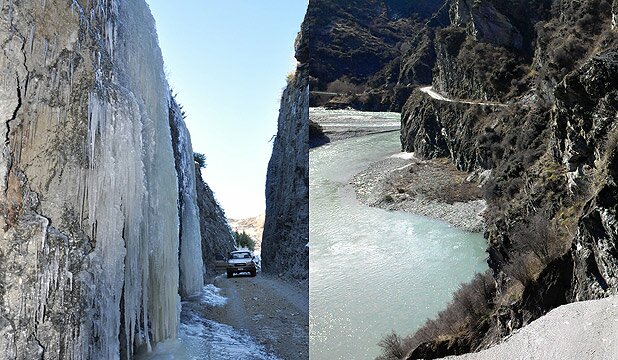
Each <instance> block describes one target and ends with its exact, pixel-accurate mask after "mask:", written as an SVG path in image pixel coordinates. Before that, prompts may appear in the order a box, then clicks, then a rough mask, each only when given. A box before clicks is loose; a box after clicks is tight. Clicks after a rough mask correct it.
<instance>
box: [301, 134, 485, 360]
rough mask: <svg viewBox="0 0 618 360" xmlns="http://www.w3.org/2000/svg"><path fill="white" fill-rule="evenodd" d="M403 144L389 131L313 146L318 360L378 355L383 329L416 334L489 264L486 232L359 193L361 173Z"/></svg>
mask: <svg viewBox="0 0 618 360" xmlns="http://www.w3.org/2000/svg"><path fill="white" fill-rule="evenodd" d="M399 149H400V143H399V133H398V132H389V133H384V134H377V135H368V136H363V137H357V138H351V139H345V140H341V141H337V142H334V143H332V144H328V145H325V146H322V147H320V148H317V149H314V150H312V151H311V152H310V156H309V167H310V170H309V178H310V195H309V200H310V201H309V203H310V206H309V216H310V221H309V226H310V231H309V237H310V243H309V246H310V262H309V269H310V270H309V272H310V283H309V297H310V305H309V307H310V318H309V322H310V325H309V326H310V348H309V354H310V358H311V359H312V360H334V359H372V358H374V357H375V356H377V355H378V354H379V353H380V348H379V347H378V345H377V343H378V342H379V341H380V339H381V338H382V337H383V336H384V335H387V334H388V333H390V332H391V331H392V330H394V331H396V332H397V333H399V334H401V335H407V334H410V333H412V332H414V331H415V330H416V329H417V328H419V327H420V326H421V325H422V324H423V323H424V322H425V321H426V320H427V319H428V318H433V317H435V316H436V315H437V313H438V312H439V311H440V310H442V309H444V308H445V307H446V305H447V304H448V302H449V301H450V300H451V297H452V293H453V292H454V291H455V290H457V288H458V287H459V285H460V284H461V283H462V282H467V281H469V280H471V279H472V277H473V276H474V274H475V273H477V272H482V271H484V270H485V269H486V268H487V265H486V262H485V258H486V254H485V247H486V245H485V240H484V239H483V236H482V234H476V233H469V232H465V231H463V230H459V229H456V228H453V227H451V226H449V224H447V223H445V222H441V221H436V220H433V219H429V218H425V217H421V216H415V215H412V214H409V213H404V212H394V211H386V210H382V209H377V208H370V207H368V206H365V205H362V204H360V203H359V202H358V201H357V200H356V196H355V193H354V190H353V189H352V187H351V185H350V184H349V182H350V179H351V178H352V176H354V175H355V174H357V173H358V172H360V171H361V170H363V169H364V168H366V167H367V166H368V165H369V164H371V163H372V162H375V161H379V160H382V159H385V158H387V157H389V156H393V155H395V154H397V153H399Z"/></svg>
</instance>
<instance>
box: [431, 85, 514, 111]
mask: <svg viewBox="0 0 618 360" xmlns="http://www.w3.org/2000/svg"><path fill="white" fill-rule="evenodd" d="M419 90H420V91H422V92H424V93H425V94H427V95H429V96H430V97H431V98H433V99H436V100H439V101H446V102H452V103H457V104H470V105H481V106H499V107H507V106H509V105H508V104H501V103H495V102H485V101H476V100H455V99H450V98H447V97H446V96H443V95H442V94H440V93H438V92H436V91H435V90H434V89H433V86H424V87H422V88H420V89H419Z"/></svg>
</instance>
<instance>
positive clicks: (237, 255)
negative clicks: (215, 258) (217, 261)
mask: <svg viewBox="0 0 618 360" xmlns="http://www.w3.org/2000/svg"><path fill="white" fill-rule="evenodd" d="M230 259H251V254H249V253H248V252H242V253H231V254H230Z"/></svg>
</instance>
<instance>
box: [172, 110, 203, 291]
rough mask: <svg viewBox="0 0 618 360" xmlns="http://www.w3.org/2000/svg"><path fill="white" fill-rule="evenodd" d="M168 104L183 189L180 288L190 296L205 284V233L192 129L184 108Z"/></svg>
mask: <svg viewBox="0 0 618 360" xmlns="http://www.w3.org/2000/svg"><path fill="white" fill-rule="evenodd" d="M169 108H170V127H171V128H172V133H173V135H174V141H173V142H174V153H175V156H176V171H177V172H178V189H179V190H180V191H179V202H180V213H179V215H180V290H181V294H182V295H183V296H189V295H193V294H197V293H198V292H200V291H202V287H203V286H204V264H203V260H202V256H201V254H202V236H201V234H200V222H199V221H200V215H199V209H198V208H197V191H196V188H195V183H196V180H195V179H196V177H195V160H194V159H193V147H192V146H191V137H190V135H189V130H187V127H186V125H185V122H184V120H183V114H182V110H181V109H180V106H178V104H177V103H176V101H175V100H174V98H171V99H170V106H169ZM196 254H198V255H197V256H196Z"/></svg>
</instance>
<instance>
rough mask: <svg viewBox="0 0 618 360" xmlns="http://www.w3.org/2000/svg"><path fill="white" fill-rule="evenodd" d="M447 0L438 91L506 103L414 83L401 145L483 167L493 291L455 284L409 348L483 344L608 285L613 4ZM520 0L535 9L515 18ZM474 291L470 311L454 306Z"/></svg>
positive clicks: (611, 260)
mask: <svg viewBox="0 0 618 360" xmlns="http://www.w3.org/2000/svg"><path fill="white" fill-rule="evenodd" d="M450 6H451V11H450V13H451V24H452V26H451V27H448V28H446V29H443V30H439V31H438V32H437V35H436V38H435V46H436V53H437V60H436V67H435V69H434V79H433V87H434V89H435V90H436V91H438V92H439V93H440V94H442V95H444V96H447V97H450V98H455V99H468V100H475V101H478V102H481V101H482V102H487V103H502V104H506V105H507V106H487V105H481V104H470V103H463V102H459V103H457V102H448V101H444V100H441V99H436V98H434V97H431V96H428V94H427V93H426V92H425V93H424V92H421V91H415V92H414V93H413V94H412V95H411V97H410V98H409V99H408V102H407V103H406V105H405V106H404V110H403V115H402V131H401V138H402V147H403V149H405V150H407V151H414V152H415V153H416V154H417V155H418V156H422V157H425V158H434V157H448V158H450V160H451V161H452V162H453V163H454V164H455V165H456V166H457V167H458V168H459V169H461V170H465V171H474V172H483V171H490V173H491V175H490V176H489V178H488V180H487V182H486V187H485V190H484V191H485V199H486V201H487V202H488V210H487V211H486V215H485V218H486V222H487V231H486V233H485V237H486V238H487V239H488V243H489V247H488V253H489V260H488V262H489V265H490V267H491V269H492V274H491V277H492V279H493V282H494V283H495V285H496V289H495V292H492V293H489V294H485V295H483V296H482V297H479V296H477V294H476V293H473V291H474V290H473V287H468V288H467V289H468V290H469V291H464V292H460V293H458V295H457V296H456V297H455V299H454V301H453V303H452V305H451V306H450V307H449V309H447V311H445V312H443V313H442V314H441V315H440V316H439V318H438V320H437V321H433V322H429V323H428V324H427V325H426V326H425V327H424V328H422V329H421V330H420V331H419V332H417V333H416V335H414V336H411V337H408V338H406V339H404V340H403V345H402V346H401V349H402V351H403V353H405V356H404V357H406V358H410V359H412V358H434V357H439V356H444V355H452V354H461V353H465V352H469V351H475V350H480V349H484V348H487V347H489V346H490V345H492V344H495V343H496V342H498V341H500V340H501V339H503V338H504V337H505V336H507V335H508V334H510V333H511V332H513V331H514V330H515V329H517V328H520V327H522V326H525V325H526V324H528V323H530V322H531V321H533V320H534V319H537V318H539V317H541V316H543V315H544V314H545V313H547V312H548V311H550V310H551V309H553V308H555V307H557V306H560V305H563V304H567V303H570V302H574V301H581V300H590V299H599V298H603V297H607V296H610V295H612V294H616V293H617V292H618V267H617V266H616V264H617V262H618V250H617V248H618V245H617V241H616V240H617V239H616V236H617V234H618V225H617V224H618V198H617V197H616V194H617V193H618V192H617V191H618V189H617V188H616V181H617V179H618V177H617V176H618V173H616V169H618V162H617V160H616V159H617V157H618V148H617V141H616V139H618V135H617V134H618V126H617V124H618V92H617V90H616V86H615V84H616V83H617V81H618V52H616V47H617V44H618V34H617V33H616V29H615V23H614V22H613V20H614V19H615V14H613V13H612V11H611V9H612V6H613V9H615V8H616V7H615V6H616V4H615V2H613V3H612V2H611V1H605V0H594V1H593V0H587V1H582V2H570V1H569V2H567V1H560V0H555V1H518V2H515V3H512V2H506V1H500V0H491V1H482V2H473V1H467V0H458V1H451V4H450ZM521 6H528V8H530V9H534V11H533V16H531V17H529V18H527V19H522V18H521V12H519V10H518V9H520V7H521ZM522 39H523V40H525V39H529V41H530V43H531V44H532V46H526V44H528V43H527V42H526V41H523V42H522ZM470 299H476V300H475V301H476V303H477V309H476V310H474V311H472V310H470V309H468V308H466V307H465V306H463V305H462V304H465V301H469V300H470ZM479 299H480V300H479ZM480 301H482V306H481V305H479V302H480ZM465 319H476V320H465ZM448 323H450V325H448V326H447V324H448Z"/></svg>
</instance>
